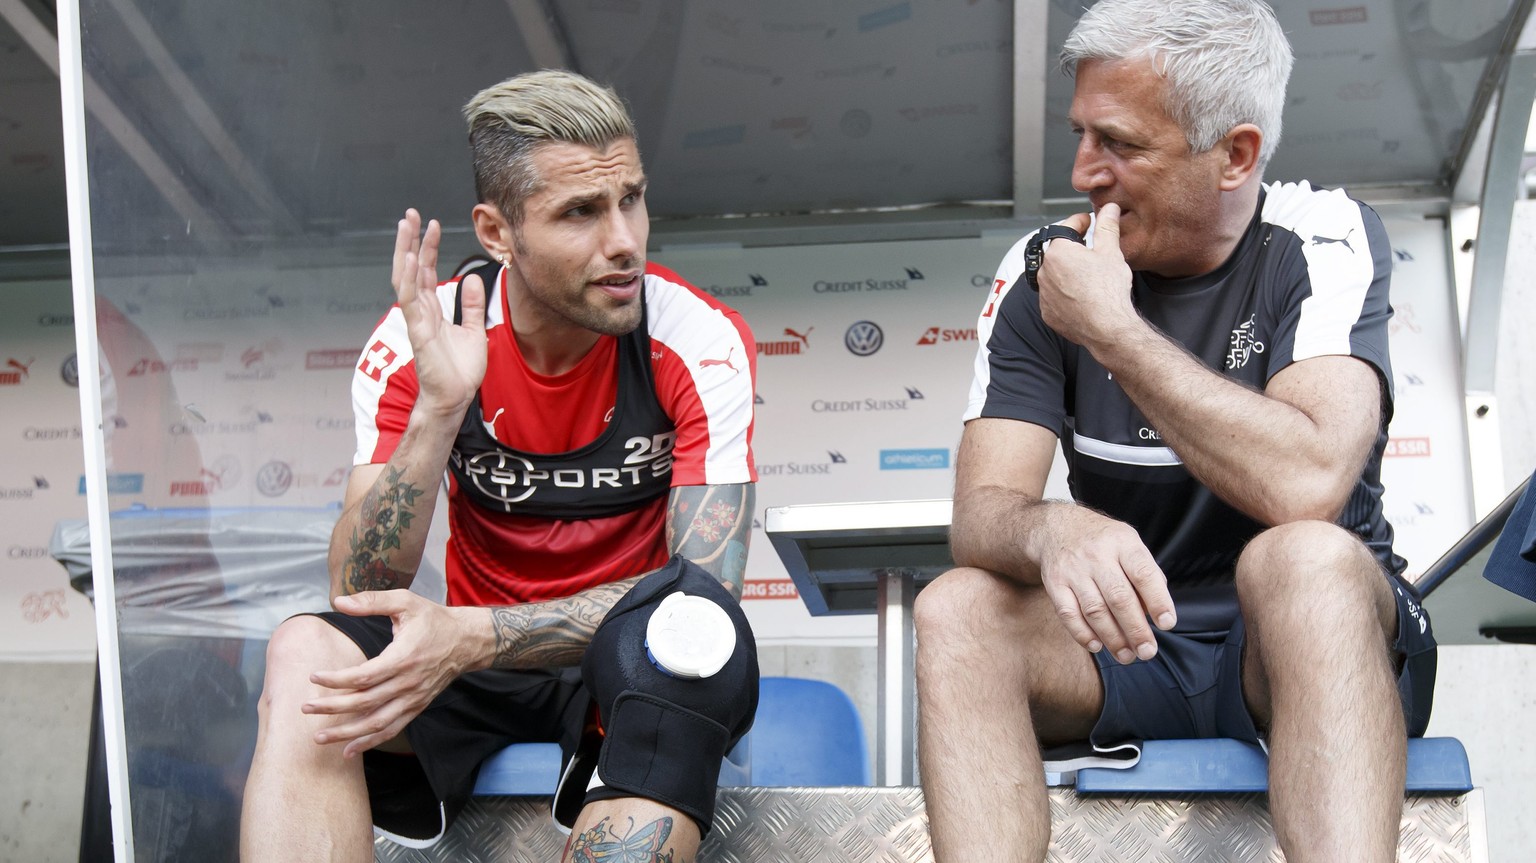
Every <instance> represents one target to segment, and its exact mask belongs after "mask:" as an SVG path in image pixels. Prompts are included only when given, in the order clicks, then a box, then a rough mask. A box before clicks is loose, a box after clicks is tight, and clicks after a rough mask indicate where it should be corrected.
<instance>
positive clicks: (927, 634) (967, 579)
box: [912, 568, 1002, 646]
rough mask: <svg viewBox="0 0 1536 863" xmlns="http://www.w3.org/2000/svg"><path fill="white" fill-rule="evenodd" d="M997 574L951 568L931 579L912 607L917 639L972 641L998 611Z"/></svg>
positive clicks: (936, 642)
mask: <svg viewBox="0 0 1536 863" xmlns="http://www.w3.org/2000/svg"><path fill="white" fill-rule="evenodd" d="M999 587H1000V586H999V585H998V584H997V576H995V575H992V574H991V573H989V572H986V571H984V570H980V569H970V568H963V569H952V570H950V571H949V572H946V573H944V574H943V575H941V576H939V577H938V578H936V579H934V580H933V582H931V583H930V584H929V585H928V586H927V587H925V588H923V590H922V592H921V593H919V594H918V595H917V600H916V602H915V603H914V605H913V608H912V623H913V626H914V627H915V628H916V630H917V637H918V640H919V641H927V642H928V643H929V644H930V645H933V646H938V645H939V644H940V643H941V642H950V641H955V640H960V641H967V642H969V641H975V640H977V635H978V632H977V630H978V629H981V628H984V627H985V626H986V625H987V624H988V623H989V621H988V620H987V618H990V617H992V616H993V614H994V613H996V612H997V610H998V605H999V600H1000V598H1001V596H1000V594H1001V592H1002V591H1001V590H1000V589H999Z"/></svg>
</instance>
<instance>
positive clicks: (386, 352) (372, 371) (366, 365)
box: [357, 339, 400, 381]
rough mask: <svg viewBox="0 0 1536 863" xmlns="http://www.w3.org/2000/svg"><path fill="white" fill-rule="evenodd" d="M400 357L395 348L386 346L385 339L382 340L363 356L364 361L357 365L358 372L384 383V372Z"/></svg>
mask: <svg viewBox="0 0 1536 863" xmlns="http://www.w3.org/2000/svg"><path fill="white" fill-rule="evenodd" d="M399 356H400V355H399V354H397V353H395V351H394V349H393V348H391V347H390V346H389V345H386V344H384V340H383V339H380V340H379V341H376V342H374V343H373V344H372V345H370V346H369V347H368V351H367V353H365V354H363V361H362V362H361V363H358V365H357V370H358V371H360V372H362V373H363V374H365V375H367V376H368V377H370V378H373V379H374V380H376V381H382V380H383V379H384V370H385V369H387V368H389V367H390V364H392V363H393V362H394V361H395V360H396V359H398V358H399Z"/></svg>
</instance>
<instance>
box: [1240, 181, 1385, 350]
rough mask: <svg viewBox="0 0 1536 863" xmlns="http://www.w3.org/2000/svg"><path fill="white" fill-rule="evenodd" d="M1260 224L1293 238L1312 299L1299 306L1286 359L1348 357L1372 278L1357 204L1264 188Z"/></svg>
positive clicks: (1334, 195)
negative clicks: (1299, 247) (1299, 246)
mask: <svg viewBox="0 0 1536 863" xmlns="http://www.w3.org/2000/svg"><path fill="white" fill-rule="evenodd" d="M1263 219H1264V221H1266V222H1269V223H1270V224H1272V225H1275V226H1277V227H1280V228H1284V229H1286V230H1288V231H1290V232H1292V233H1294V234H1295V235H1296V237H1297V239H1299V240H1300V241H1301V244H1302V254H1303V255H1304V256H1305V257H1306V260H1307V276H1308V281H1309V282H1310V283H1311V288H1312V295H1311V296H1310V297H1308V298H1307V299H1305V300H1303V301H1302V303H1301V318H1300V320H1298V321H1297V324H1296V341H1295V348H1294V350H1293V352H1292V356H1291V359H1292V360H1293V361H1298V362H1299V361H1301V360H1305V359H1311V358H1312V357H1321V356H1348V355H1349V354H1350V341H1349V338H1350V334H1351V333H1352V331H1353V329H1354V326H1355V322H1356V321H1358V320H1359V319H1360V312H1361V310H1362V309H1363V308H1364V307H1365V298H1366V293H1367V292H1368V291H1369V290H1370V287H1371V283H1372V281H1373V280H1374V279H1375V277H1376V267H1375V261H1374V255H1373V253H1372V249H1371V246H1370V238H1369V237H1368V236H1367V234H1366V231H1367V227H1366V224H1365V219H1364V216H1363V214H1362V212H1361V208H1360V204H1359V203H1357V202H1356V201H1354V200H1352V199H1350V197H1349V196H1348V195H1346V194H1345V193H1344V192H1343V191H1342V190H1338V189H1334V190H1321V189H1313V188H1312V187H1311V186H1310V185H1309V184H1307V183H1286V184H1280V183H1276V184H1274V185H1271V186H1269V187H1268V188H1267V194H1266V196H1265V201H1264V214H1263Z"/></svg>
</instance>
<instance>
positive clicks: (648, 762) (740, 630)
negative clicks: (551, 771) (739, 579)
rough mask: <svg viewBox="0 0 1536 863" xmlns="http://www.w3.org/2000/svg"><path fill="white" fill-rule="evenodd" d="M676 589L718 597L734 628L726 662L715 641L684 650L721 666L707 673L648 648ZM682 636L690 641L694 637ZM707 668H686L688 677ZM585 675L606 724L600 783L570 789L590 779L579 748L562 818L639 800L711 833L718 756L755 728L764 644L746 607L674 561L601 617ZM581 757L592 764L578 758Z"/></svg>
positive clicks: (559, 805)
mask: <svg viewBox="0 0 1536 863" xmlns="http://www.w3.org/2000/svg"><path fill="white" fill-rule="evenodd" d="M679 593H681V594H683V595H684V596H685V597H702V598H704V599H707V600H710V601H711V602H713V603H714V604H715V605H716V606H718V607H719V609H720V611H722V612H724V614H725V618H726V619H727V620H728V624H726V623H723V622H722V623H721V624H720V625H722V626H724V627H726V628H725V630H724V631H725V633H727V634H729V633H731V632H732V631H734V635H735V647H734V649H733V650H731V651H730V654H729V658H724V652H723V651H722V652H721V654H720V655H719V656H716V657H715V658H714V661H711V660H710V658H709V655H708V654H709V653H710V651H709V650H708V647H709V645H692V646H693V647H698V648H701V649H700V650H687V649H685V650H684V651H683V653H684V654H685V658H699V657H702V658H703V664H704V666H705V667H704V668H703V669H702V671H703V672H705V673H707V672H708V671H709V666H714V665H717V664H718V665H719V667H718V669H717V670H715V671H714V672H713V673H711V674H708V676H701V677H684V676H675V675H674V674H669V673H668V672H666V671H663V670H662V668H660V667H658V664H665V661H666V660H667V658H668V657H667V656H666V655H665V653H666V651H665V650H664V649H663V647H662V645H661V644H660V643H658V644H655V645H652V647H653V648H656V649H655V650H648V649H647V641H646V637H647V629H648V627H650V624H651V621H652V618H653V617H655V616H656V615H657V614H658V611H659V610H660V614H661V615H662V616H663V617H661V618H658V623H661V622H663V621H664V620H668V619H670V618H671V616H672V613H673V612H672V610H671V609H668V610H661V606H662V604H663V602H666V601H667V600H668V597H674V596H676V595H677V594H679ZM693 601H694V600H684V602H683V604H685V605H686V604H687V603H688V602H693ZM677 603H678V600H676V599H674V600H672V604H674V605H675V604H677ZM675 628H676V627H675V625H674V626H673V629H674V630H675ZM657 634H658V632H657V628H652V635H653V636H656V635H657ZM673 634H677V633H675V632H674V633H673ZM683 635H684V636H685V638H684V641H686V640H687V638H686V636H687V633H683ZM658 640H659V639H658ZM686 647H688V645H685V648H686ZM652 653H656V654H657V657H654V658H653V656H652V655H651V654H652ZM658 659H659V660H661V662H660V663H659V662H658V661H657V660H658ZM722 661H723V664H720V663H721V662H722ZM700 670H701V669H698V668H697V667H695V668H688V669H684V670H683V671H682V672H681V673H682V674H689V673H697V672H699V671H700ZM581 676H582V680H583V681H584V682H585V683H586V686H587V689H588V690H589V691H590V692H591V694H592V698H593V700H594V701H595V702H596V704H597V713H598V720H599V723H600V725H601V728H602V741H601V749H600V751H599V753H598V755H597V758H596V765H595V767H596V771H597V778H598V779H600V780H601V783H602V785H601V786H597V787H595V788H594V789H593V790H592V793H591V794H590V795H588V794H582V793H581V792H583V791H585V790H586V789H585V788H577V787H569V788H568V787H567V786H575V785H577V784H578V783H580V784H582V785H586V784H587V780H590V779H591V767H592V765H591V761H592V759H591V753H590V751H589V752H588V753H586V758H585V759H583V753H581V752H578V753H577V755H576V757H575V758H573V760H572V762H571V764H570V765H569V766H568V767H567V770H566V774H565V775H564V776H562V777H561V783H560V788H559V790H558V791H557V792H556V800H555V816H556V820H557V821H560V822H561V823H563V824H566V825H567V826H569V822H574V820H575V817H576V814H577V813H578V812H579V811H580V805H577V804H578V801H579V802H580V803H581V804H584V803H585V802H591V801H592V800H597V799H612V798H616V797H629V796H635V797H645V798H648V799H651V800H655V801H656V802H658V803H662V804H664V805H667V806H671V807H673V808H675V809H679V810H681V811H683V812H686V813H688V815H690V816H691V817H692V818H693V819H694V820H695V821H696V822H698V824H699V830H700V833H701V834H708V833H709V828H710V824H711V822H712V820H713V818H714V811H715V788H716V784H717V783H718V781H719V778H720V762H721V759H723V758H724V757H725V753H726V752H727V751H729V750H730V748H731V747H732V746H733V745H735V743H736V741H738V740H740V739H741V737H742V735H744V734H746V733H747V730H748V729H750V728H751V727H752V718H753V715H754V714H755V713H756V712H757V690H758V669H757V645H756V642H755V641H754V640H753V637H752V629H751V627H750V626H749V625H748V624H747V618H746V615H745V614H743V613H742V610H741V605H740V603H738V602H737V601H736V599H735V597H733V596H731V595H730V593H729V592H728V591H726V589H725V588H724V587H723V586H721V584H720V582H719V581H718V580H716V578H715V577H714V576H713V575H710V574H709V573H708V572H705V571H704V570H703V569H700V568H699V567H698V566H697V565H695V564H694V563H692V562H691V561H687V560H684V559H683V558H681V557H674V558H672V560H671V561H669V562H668V563H667V565H666V566H665V567H663V568H662V569H660V570H658V571H657V572H655V573H652V574H651V575H649V576H647V577H646V578H644V579H642V580H641V581H640V582H639V583H638V584H636V585H635V586H634V588H632V589H631V590H630V592H629V593H628V594H626V595H625V596H624V598H623V599H620V600H619V602H618V603H617V604H615V605H614V607H613V609H612V610H610V611H609V612H608V615H607V616H606V617H605V618H603V622H602V624H601V625H599V626H598V628H597V631H596V632H595V633H594V634H593V636H592V643H591V644H590V645H589V646H588V648H587V652H586V655H585V657H584V658H583V659H582V663H581ZM581 760H585V761H586V762H587V763H586V764H584V765H583V764H579V763H578V761H581ZM591 784H592V785H594V786H596V785H597V784H596V783H595V782H594V783H591ZM602 786H606V788H604V787H602ZM562 816H564V817H562Z"/></svg>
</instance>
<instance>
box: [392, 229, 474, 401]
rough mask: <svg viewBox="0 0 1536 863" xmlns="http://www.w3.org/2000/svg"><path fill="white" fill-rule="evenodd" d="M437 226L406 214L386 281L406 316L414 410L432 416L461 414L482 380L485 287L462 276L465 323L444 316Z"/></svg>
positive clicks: (460, 287)
mask: <svg viewBox="0 0 1536 863" xmlns="http://www.w3.org/2000/svg"><path fill="white" fill-rule="evenodd" d="M441 240H442V226H441V225H439V224H438V222H437V220H436V219H433V220H432V221H430V222H428V223H427V227H426V231H425V232H423V231H422V228H421V214H420V213H418V212H416V211H415V210H414V209H412V210H406V211H405V218H403V219H401V220H400V223H399V225H398V226H397V228H396V231H395V258H394V269H393V273H392V274H391V279H390V281H391V283H392V284H393V285H394V288H395V299H396V301H397V302H398V303H399V304H400V311H401V312H402V313H404V315H405V326H406V331H407V332H408V333H409V334H410V339H411V350H412V351H413V352H414V354H415V357H416V377H417V380H418V381H420V384H421V391H420V393H419V395H418V396H417V399H416V406H417V409H418V410H426V411H429V412H432V413H433V414H435V415H444V416H453V417H457V416H462V415H463V413H464V410H465V408H467V407H468V405H469V402H470V400H471V399H473V398H474V395H475V392H476V390H478V389H479V388H480V382H481V380H483V379H484V378H485V362H486V360H485V355H486V351H485V345H486V340H485V295H486V290H485V285H484V283H482V282H481V280H480V278H479V277H478V276H466V277H465V278H464V280H463V281H462V282H460V285H459V291H460V294H461V297H462V303H463V307H464V317H463V320H464V322H463V323H462V324H457V325H456V324H453V323H451V321H450V320H449V319H447V318H445V317H444V314H443V306H442V304H441V303H440V302H438V298H437V292H436V290H435V289H436V287H437V252H438V245H439V243H440V242H441Z"/></svg>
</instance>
